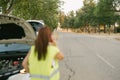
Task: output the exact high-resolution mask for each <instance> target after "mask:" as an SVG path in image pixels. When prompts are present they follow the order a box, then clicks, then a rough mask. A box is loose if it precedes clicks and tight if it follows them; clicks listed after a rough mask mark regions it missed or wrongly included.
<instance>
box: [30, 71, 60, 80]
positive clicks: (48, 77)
mask: <svg viewBox="0 0 120 80" xmlns="http://www.w3.org/2000/svg"><path fill="white" fill-rule="evenodd" d="M58 72H59V70H58V69H56V70H54V72H53V73H52V74H51V75H50V76H45V75H39V74H30V77H31V78H41V79H44V80H50V79H51V78H52V77H53V76H54V75H55V74H57V73H58Z"/></svg>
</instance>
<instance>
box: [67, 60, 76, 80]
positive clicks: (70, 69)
mask: <svg viewBox="0 0 120 80" xmlns="http://www.w3.org/2000/svg"><path fill="white" fill-rule="evenodd" d="M65 66H66V68H67V69H68V70H69V71H70V74H69V75H68V80H71V78H72V77H73V76H74V75H75V71H74V70H73V69H72V68H71V67H70V66H69V65H68V64H67V61H65Z"/></svg>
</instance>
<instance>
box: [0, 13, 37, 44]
mask: <svg viewBox="0 0 120 80" xmlns="http://www.w3.org/2000/svg"><path fill="white" fill-rule="evenodd" d="M35 37H36V36H35V32H34V30H33V28H32V26H31V25H30V24H29V23H27V22H26V21H25V20H24V19H20V18H17V17H13V16H7V15H0V44H5V43H27V44H30V45H32V44H34V40H35Z"/></svg>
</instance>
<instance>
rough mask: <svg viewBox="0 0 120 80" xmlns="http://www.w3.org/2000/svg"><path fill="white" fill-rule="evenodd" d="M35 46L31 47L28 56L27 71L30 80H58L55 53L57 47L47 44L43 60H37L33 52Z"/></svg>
mask: <svg viewBox="0 0 120 80" xmlns="http://www.w3.org/2000/svg"><path fill="white" fill-rule="evenodd" d="M34 49H35V46H32V47H31V51H30V52H31V54H30V57H29V71H30V77H31V80H59V78H60V76H59V70H58V68H59V65H58V60H57V59H55V55H56V54H57V53H58V52H59V49H58V48H57V47H55V46H52V45H49V46H48V47H47V56H46V59H45V60H40V61H38V59H37V54H35V52H34Z"/></svg>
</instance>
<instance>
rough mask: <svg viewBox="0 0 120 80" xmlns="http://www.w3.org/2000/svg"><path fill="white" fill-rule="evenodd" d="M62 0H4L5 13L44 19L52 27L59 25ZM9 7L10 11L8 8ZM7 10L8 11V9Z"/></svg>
mask: <svg viewBox="0 0 120 80" xmlns="http://www.w3.org/2000/svg"><path fill="white" fill-rule="evenodd" d="M60 3H61V2H60V0H2V1H0V5H1V4H2V8H3V13H4V14H9V13H10V12H12V15H15V16H17V17H21V18H24V19H37V20H40V19H42V20H44V22H45V24H47V25H49V26H51V28H55V27H57V24H58V8H59V6H60ZM7 8H8V9H9V11H8V10H7ZM6 10H7V11H6ZM8 12H9V13H8Z"/></svg>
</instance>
